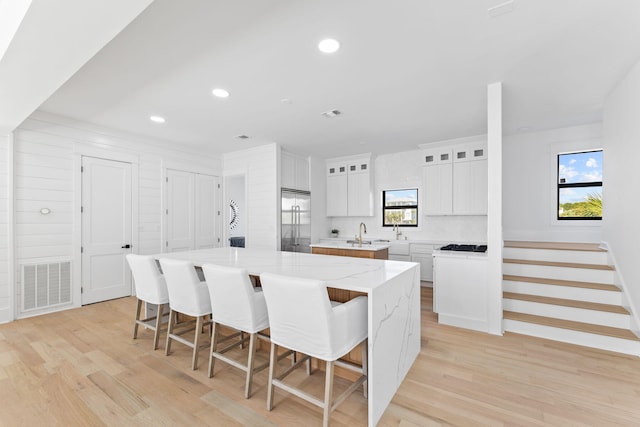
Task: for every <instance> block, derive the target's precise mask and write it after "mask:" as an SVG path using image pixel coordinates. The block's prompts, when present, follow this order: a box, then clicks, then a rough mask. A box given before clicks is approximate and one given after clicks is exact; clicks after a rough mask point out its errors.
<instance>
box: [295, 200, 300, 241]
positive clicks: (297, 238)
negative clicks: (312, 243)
mask: <svg viewBox="0 0 640 427" xmlns="http://www.w3.org/2000/svg"><path fill="white" fill-rule="evenodd" d="M294 209H295V212H296V222H295V224H296V225H295V230H296V246H298V245H299V244H300V242H299V238H300V206H298V205H296V206H294Z"/></svg>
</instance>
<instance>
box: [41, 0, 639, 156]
mask: <svg viewBox="0 0 640 427" xmlns="http://www.w3.org/2000/svg"><path fill="white" fill-rule="evenodd" d="M500 3H502V1H501V0H492V1H486V0H447V1H443V0H440V1H435V0H394V1H382V0H349V1H346V0H324V1H300V0H242V1H225V0H200V1H197V0H181V1H175V0H155V1H154V2H153V3H152V4H151V5H150V6H149V7H148V8H147V9H146V10H145V11H143V12H142V13H141V14H140V15H139V16H138V17H137V18H136V19H135V20H134V21H133V22H132V23H131V24H130V25H129V26H128V27H127V28H125V30H124V31H122V32H121V33H120V34H119V35H118V36H117V37H116V38H115V39H113V40H112V41H111V42H110V43H109V44H107V45H106V46H105V47H104V48H103V49H102V50H101V51H100V52H99V53H98V54H97V55H95V57H94V58H93V59H91V60H90V61H89V62H88V63H87V64H86V65H85V66H84V67H83V68H81V69H80V70H79V71H78V72H77V73H76V74H75V75H74V76H73V77H72V78H71V79H69V80H68V81H67V82H66V84H64V85H63V86H62V87H61V88H60V89H59V90H58V91H57V92H56V93H55V94H54V95H53V96H51V98H50V99H49V100H48V101H46V102H45V103H44V104H43V105H42V106H41V108H40V109H41V110H44V111H47V112H51V113H56V114H61V115H64V116H68V117H71V118H75V119H79V120H84V121H88V122H92V123H96V124H99V125H103V126H108V127H112V128H116V129H120V130H125V131H128V132H133V133H136V134H140V135H144V136H148V137H153V138H160V139H164V140H168V141H172V142H174V143H177V144H188V145H191V146H195V147H197V148H198V149H202V150H207V151H211V152H215V153H222V152H228V151H234V150H238V149H242V148H245V147H252V146H255V145H257V144H261V143H265V142H272V141H273V142H278V143H280V144H281V145H282V146H283V147H285V148H286V149H288V150H291V151H294V152H298V153H301V154H312V155H317V156H320V157H333V156H338V155H349V154H356V153H362V152H373V153H376V154H382V153H388V152H393V151H402V150H410V149H415V148H417V146H418V144H421V143H425V142H431V141H437V140H442V139H448V138H456V137H462V136H469V135H475V134H481V133H485V132H486V87H487V84H488V83H492V82H496V81H502V82H503V84H504V101H503V105H504V128H505V132H506V133H511V132H517V131H522V130H523V128H528V129H529V130H542V129H549V128H555V127H561V126H567V125H575V124H582V123H591V122H594V121H599V120H600V118H601V108H602V104H603V102H604V100H605V98H606V95H607V94H608V93H609V92H610V91H611V90H612V88H613V87H614V86H615V84H616V82H617V81H619V80H620V79H621V78H622V77H623V76H624V75H625V73H626V72H627V71H628V70H629V69H630V67H631V66H632V65H633V64H634V63H635V62H636V61H637V60H638V59H639V58H640V1H638V0H615V1H611V0H515V2H514V7H513V11H512V12H511V13H507V14H503V15H499V16H496V17H490V16H489V14H488V12H487V9H488V7H491V6H495V5H497V4H500ZM325 37H333V38H336V39H338V40H339V41H340V43H341V45H342V48H341V50H340V51H338V52H337V53H336V54H333V55H327V54H322V53H321V52H319V51H318V50H317V48H316V45H317V43H318V41H319V40H320V39H322V38H325ZM70 48H73V47H72V46H70ZM215 87H222V88H225V89H227V90H228V91H229V92H231V96H230V97H229V98H227V99H218V98H214V97H213V96H212V95H211V90H212V89H213V88H215ZM285 98H286V99H289V100H290V101H291V103H283V102H282V101H281V100H282V99H285ZM330 109H339V110H340V111H342V113H343V114H342V115H340V116H339V117H335V118H325V117H323V116H321V113H322V112H324V111H327V110H330ZM150 115H161V116H163V117H165V118H166V120H167V121H166V123H164V124H155V123H152V122H151V121H149V116H150ZM239 134H246V135H249V136H250V137H251V138H250V139H248V140H238V139H235V138H234V137H235V136H236V135H239Z"/></svg>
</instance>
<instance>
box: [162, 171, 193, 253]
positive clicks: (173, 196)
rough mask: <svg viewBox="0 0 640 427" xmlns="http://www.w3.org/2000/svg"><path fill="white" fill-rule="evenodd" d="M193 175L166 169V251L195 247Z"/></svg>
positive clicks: (185, 249) (186, 249)
mask: <svg viewBox="0 0 640 427" xmlns="http://www.w3.org/2000/svg"><path fill="white" fill-rule="evenodd" d="M194 177H195V174H193V173H190V172H184V171H178V170H173V169H167V211H166V212H165V213H166V215H167V243H166V247H167V252H178V251H188V250H193V249H195V236H196V234H195V203H194V193H195V191H194V185H195V179H194Z"/></svg>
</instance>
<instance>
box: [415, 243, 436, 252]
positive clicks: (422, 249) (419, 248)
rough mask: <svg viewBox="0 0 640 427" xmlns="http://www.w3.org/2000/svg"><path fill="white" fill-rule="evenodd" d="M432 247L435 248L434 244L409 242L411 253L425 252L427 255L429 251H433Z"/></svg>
mask: <svg viewBox="0 0 640 427" xmlns="http://www.w3.org/2000/svg"><path fill="white" fill-rule="evenodd" d="M434 248H435V246H434V245H423V244H419V243H412V244H411V254H427V255H431V253H432V252H433V249H434Z"/></svg>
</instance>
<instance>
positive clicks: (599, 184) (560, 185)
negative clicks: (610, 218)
mask: <svg viewBox="0 0 640 427" xmlns="http://www.w3.org/2000/svg"><path fill="white" fill-rule="evenodd" d="M586 153H602V155H603V158H604V150H603V149H594V150H583V151H569V152H566V153H558V154H557V155H556V220H558V221H602V217H601V216H560V190H561V189H563V188H586V187H601V188H602V187H603V185H602V182H603V181H590V182H572V183H560V156H566V155H570V154H586Z"/></svg>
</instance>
